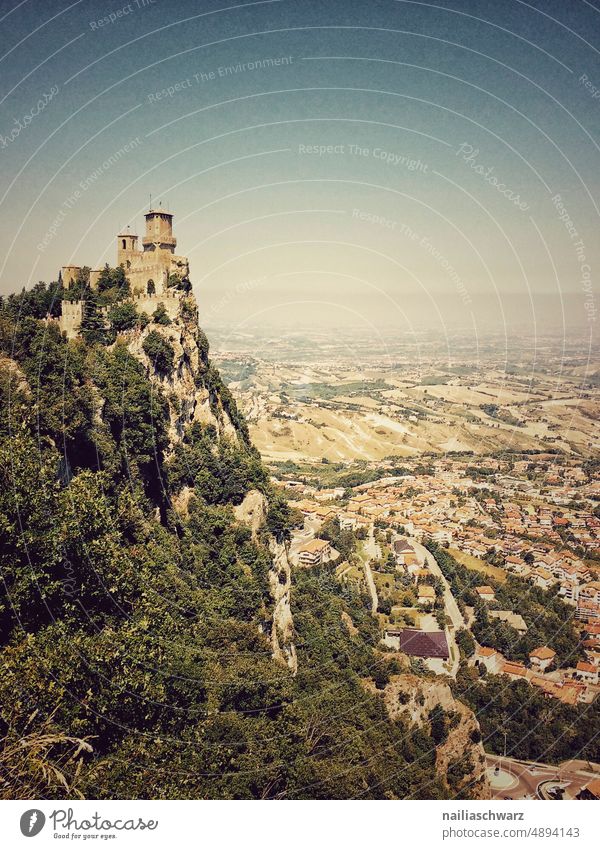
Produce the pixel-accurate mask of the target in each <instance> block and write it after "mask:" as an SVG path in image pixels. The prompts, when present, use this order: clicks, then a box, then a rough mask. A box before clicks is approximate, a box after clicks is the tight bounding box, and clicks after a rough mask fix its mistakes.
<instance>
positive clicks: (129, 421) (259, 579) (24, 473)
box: [0, 274, 449, 799]
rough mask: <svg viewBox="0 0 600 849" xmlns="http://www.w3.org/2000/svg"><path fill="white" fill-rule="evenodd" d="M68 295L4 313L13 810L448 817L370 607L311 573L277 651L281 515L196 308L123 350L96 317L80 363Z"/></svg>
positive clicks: (430, 746)
mask: <svg viewBox="0 0 600 849" xmlns="http://www.w3.org/2000/svg"><path fill="white" fill-rule="evenodd" d="M111 279H112V280H113V281H114V285H115V286H118V285H119V279H120V278H119V275H118V274H115V275H113V276H112V277H110V276H107V281H108V282H107V285H106V287H105V290H104V299H105V300H107V299H108V300H110V297H109V296H110V294H111V285H110V280H111ZM56 294H57V293H56V290H53V289H52V287H46V286H43V285H41V286H38V287H36V289H35V290H34V292H33V293H31V292H29V293H23V294H22V295H19V296H13V297H12V298H10V299H8V300H7V301H4V302H2V303H1V304H0V374H1V381H0V570H1V576H2V583H1V585H0V796H1V797H3V798H37V799H39V798H44V797H45V798H69V797H76V796H83V797H88V798H232V797H235V798H348V797H354V798H361V797H365V798H384V797H390V798H399V797H405V796H409V795H412V796H415V797H419V796H421V795H422V796H424V797H426V798H431V797H432V796H434V797H435V796H444V795H448V794H449V790H448V788H447V786H446V785H445V784H444V783H443V782H442V780H441V778H440V777H439V776H438V774H437V772H436V768H435V740H434V739H432V737H431V736H430V733H429V731H428V730H427V729H426V728H417V727H416V726H414V725H411V724H410V723H409V722H408V721H407V720H406V719H398V720H391V719H390V718H389V716H388V713H387V712H386V708H385V705H384V703H383V700H382V698H381V697H380V696H378V695H377V694H374V693H371V692H369V691H368V690H367V689H366V688H365V686H364V682H365V681H368V680H370V679H372V678H373V677H376V679H377V680H378V682H381V681H382V680H383V685H384V684H385V682H386V680H387V672H386V669H385V668H384V667H382V660H381V659H380V658H379V656H378V655H377V653H376V652H375V651H374V649H375V646H376V644H377V640H378V634H377V629H376V624H375V622H374V620H373V619H372V618H371V617H370V616H369V614H368V612H367V609H366V607H365V601H364V599H363V598H361V597H360V596H358V595H356V594H355V593H353V592H352V591H351V590H348V589H344V588H341V587H340V585H339V584H338V583H337V582H336V581H335V579H334V578H333V576H331V575H330V574H329V573H328V572H327V571H326V570H322V571H315V572H310V573H309V572H305V573H302V574H299V575H298V577H297V581H296V582H295V583H294V584H293V585H292V587H291V591H290V596H291V614H290V615H291V616H293V625H291V624H290V621H291V620H290V621H288V626H289V628H293V631H292V632H291V636H290V633H288V634H287V635H286V634H284V633H282V632H281V628H282V627H283V626H281V625H280V624H279V621H278V619H277V615H276V613H275V607H276V606H278V605H279V606H280V605H281V603H282V601H281V597H280V596H278V595H277V594H276V592H275V590H274V586H275V587H276V586H277V585H279V584H282V585H285V587H287V585H286V584H285V582H286V581H287V582H288V584H289V575H286V574H284V573H282V571H281V566H280V567H278V568H279V569H280V571H279V572H275V573H274V572H273V570H274V565H273V563H274V552H279V554H278V555H277V557H278V558H279V559H278V560H277V562H278V563H281V562H283V561H284V560H285V549H284V544H285V541H286V538H287V536H288V535H289V529H288V524H289V520H288V515H289V513H288V508H287V505H286V504H285V501H284V500H283V499H282V497H281V496H280V495H278V494H277V493H275V492H273V491H272V488H271V485H270V483H269V479H268V476H267V474H266V473H265V470H264V468H263V466H262V463H261V461H260V457H259V455H258V454H257V452H256V450H255V449H254V448H253V447H252V445H251V444H250V442H249V439H248V432H247V428H246V425H245V423H244V421H243V419H242V417H241V416H240V414H239V413H238V411H237V408H236V406H235V403H234V401H233V399H232V398H231V396H230V394H229V393H228V391H227V390H226V388H225V387H224V386H223V384H222V382H221V379H220V376H219V374H218V371H217V370H216V369H215V368H214V367H213V366H212V364H211V362H210V360H209V357H208V344H207V342H206V337H205V336H204V334H203V332H202V331H201V329H200V328H199V327H198V323H197V310H196V305H195V301H194V299H193V296H191V295H189V294H187V293H182V294H181V310H180V315H179V316H178V317H177V319H176V320H175V321H174V322H172V323H167V322H165V320H164V315H162V314H161V313H160V311H158V312H159V315H158V316H155V317H154V318H151V317H150V320H149V321H148V322H147V321H145V320H144V321H143V322H141V323H138V324H137V326H129V327H128V328H127V332H126V333H125V334H124V335H119V333H117V332H116V331H115V332H114V333H112V332H111V333H109V334H105V333H104V332H103V328H102V325H101V322H100V321H98V320H97V315H98V314H97V312H95V307H92V308H91V312H90V313H89V314H88V317H89V316H90V315H91V316H92V317H93V318H94V322H90V321H88V322H87V324H86V332H85V333H84V334H83V336H84V337H85V338H78V339H75V340H72V341H67V340H66V339H65V338H64V337H62V336H61V334H60V331H59V327H58V324H57V323H56V322H55V321H52V320H50V321H47V320H45V317H46V316H47V315H48V314H50V315H56V314H57V312H58V310H57V308H56V301H55V296H56ZM58 294H60V293H58ZM81 294H82V296H83V297H84V298H85V297H86V290H85V288H84V289H83V291H82V293H81ZM88 294H89V293H88ZM90 297H91V295H90ZM113 302H114V303H122V304H126V303H127V299H126V298H125V299H124V300H123V301H120V300H119V295H118V292H117V293H116V294H115V297H114V298H113ZM126 312H127V310H122V311H121V313H122V314H123V315H124V314H125V313H126ZM121 313H120V314H119V315H121ZM114 318H115V313H113V316H112V319H111V320H114ZM121 318H122V315H121ZM130 324H131V322H130ZM113 329H114V328H113ZM251 492H252V493H259V494H260V496H261V497H263V499H264V504H265V520H264V521H262V522H261V524H260V526H259V527H258V528H251V527H249V526H248V525H247V524H245V523H244V522H242V521H237V520H236V518H235V515H234V508H235V507H238V506H239V505H241V504H242V503H244V499H246V498H247V496H248V494H249V493H251ZM281 551H283V554H281ZM273 576H275V578H274V577H273ZM287 589H289V587H287ZM286 591H287V590H286ZM274 593H275V594H274ZM288 618H289V617H288ZM349 621H351V622H352V627H351V628H349V627H348V624H347V623H348V622H349ZM274 629H275V630H277V631H278V642H277V645H281V646H283V648H284V649H285V651H282V652H281V653H280V655H279V656H277V657H274V656H273V655H274V648H273V647H274ZM292 639H293V642H294V643H295V647H296V650H297V672H296V674H294V666H293V664H292V663H291V662H290V657H291V655H290V651H291V649H290V645H291V641H292ZM286 652H287V653H286ZM275 654H276V653H275Z"/></svg>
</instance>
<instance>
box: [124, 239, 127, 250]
mask: <svg viewBox="0 0 600 849" xmlns="http://www.w3.org/2000/svg"><path fill="white" fill-rule="evenodd" d="M126 247H127V242H126V241H125V239H123V250H125V248H126Z"/></svg>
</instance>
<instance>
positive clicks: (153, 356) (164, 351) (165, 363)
mask: <svg viewBox="0 0 600 849" xmlns="http://www.w3.org/2000/svg"><path fill="white" fill-rule="evenodd" d="M142 348H143V349H144V353H145V354H146V356H147V357H148V358H149V359H150V361H151V362H152V365H153V366H154V368H155V369H156V371H157V372H158V373H159V374H162V375H164V376H168V375H170V374H172V372H173V365H174V363H175V351H174V350H173V346H172V345H171V343H170V342H169V341H168V340H167V339H165V338H164V336H161V334H160V333H158V331H156V330H151V331H150V333H149V334H148V335H147V336H146V338H145V339H144V341H143V343H142Z"/></svg>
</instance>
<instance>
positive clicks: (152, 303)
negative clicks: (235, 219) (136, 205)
mask: <svg viewBox="0 0 600 849" xmlns="http://www.w3.org/2000/svg"><path fill="white" fill-rule="evenodd" d="M145 218H146V232H145V234H144V237H143V239H142V250H138V237H137V236H136V235H135V234H134V233H132V232H131V231H130V229H129V227H128V228H127V229H126V231H125V232H122V233H119V234H118V235H117V265H122V266H123V269H124V271H125V276H126V277H127V279H128V280H129V285H130V290H131V294H132V296H133V299H134V300H136V301H144V304H143V309H144V311H146V312H150V311H152V310H153V309H156V306H157V305H158V303H163V304H164V305H165V307H166V309H167V311H170V308H172V309H176V306H177V304H178V302H179V299H178V298H177V296H176V295H175V293H173V292H169V289H168V283H169V278H170V277H171V275H177V277H179V278H180V279H181V280H187V279H188V277H189V272H190V268H189V262H188V259H187V257H185V256H179V255H177V254H176V253H175V248H176V246H177V239H176V238H175V236H174V235H173V213H172V212H167V211H166V210H165V209H163V208H162V206H159V207H158V208H157V209H149V210H148V212H147V213H146V214H145ZM82 271H83V269H82V267H81V266H79V265H64V266H63V267H62V268H61V280H62V285H63V288H64V289H66V290H67V291H66V292H65V298H64V300H63V303H62V312H61V316H60V328H61V330H62V331H64V332H65V333H66V334H67V336H68V337H69V338H73V337H75V336H76V335H77V333H78V331H79V326H80V325H81V319H82V316H83V301H81V300H69V297H68V290H69V289H70V288H72V287H73V286H74V284H75V283H76V282H77V280H78V278H79V275H80V273H81V272H82ZM101 274H102V269H94V270H92V271H90V277H89V285H90V288H92V289H97V288H98V279H99V277H100V275H101ZM171 300H173V301H174V303H173V304H170V303H169V302H170V301H171ZM175 301H176V302H177V303H175ZM140 306H141V305H140Z"/></svg>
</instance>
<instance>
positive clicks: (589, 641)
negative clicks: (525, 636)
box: [471, 611, 600, 705]
mask: <svg viewBox="0 0 600 849" xmlns="http://www.w3.org/2000/svg"><path fill="white" fill-rule="evenodd" d="M491 614H492V611H490V615H491ZM583 649H584V652H585V655H586V660H580V661H578V662H577V663H576V665H575V666H574V667H573V668H569V669H553V665H554V663H555V660H556V652H555V651H553V649H551V648H549V647H548V646H540V647H539V648H536V649H535V650H534V651H532V652H531V653H530V654H529V664H528V665H525V664H524V663H517V662H515V661H511V660H507V659H506V658H505V657H504V655H503V654H502V653H501V652H499V651H498V650H497V649H493V648H490V647H489V646H479V645H478V646H477V647H476V649H475V653H474V655H473V656H472V658H471V663H472V664H476V663H477V664H480V665H481V666H483V667H485V669H486V670H487V671H488V672H489V673H491V674H493V675H506V676H508V678H510V679H511V680H512V681H526V682H528V683H529V684H531V685H532V686H534V687H538V688H539V689H540V690H541V691H542V692H543V694H544V695H545V696H546V697H548V698H555V699H559V700H560V701H562V702H564V703H565V704H570V705H575V704H577V703H578V702H591V701H593V699H594V698H595V697H596V696H597V695H598V693H599V692H600V683H599V681H600V624H596V623H594V624H590V625H588V626H587V628H586V632H585V639H584V641H583Z"/></svg>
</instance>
